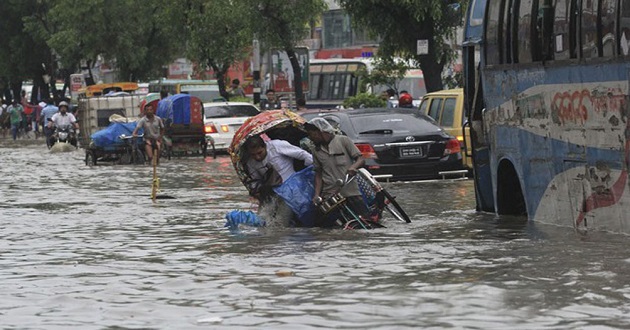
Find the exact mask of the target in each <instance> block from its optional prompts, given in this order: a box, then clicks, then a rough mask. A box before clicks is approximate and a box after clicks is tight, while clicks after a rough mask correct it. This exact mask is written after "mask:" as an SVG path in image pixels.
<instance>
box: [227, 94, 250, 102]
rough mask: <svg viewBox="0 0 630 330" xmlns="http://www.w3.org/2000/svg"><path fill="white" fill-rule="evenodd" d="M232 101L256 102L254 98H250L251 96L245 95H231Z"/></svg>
mask: <svg viewBox="0 0 630 330" xmlns="http://www.w3.org/2000/svg"><path fill="white" fill-rule="evenodd" d="M230 102H247V103H254V100H252V99H250V98H249V97H246V96H245V97H243V96H230Z"/></svg>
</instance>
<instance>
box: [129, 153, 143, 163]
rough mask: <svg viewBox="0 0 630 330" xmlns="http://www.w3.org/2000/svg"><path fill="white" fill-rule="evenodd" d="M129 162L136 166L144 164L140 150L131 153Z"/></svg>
mask: <svg viewBox="0 0 630 330" xmlns="http://www.w3.org/2000/svg"><path fill="white" fill-rule="evenodd" d="M131 162H132V163H133V164H136V165H142V164H144V153H143V152H142V151H140V149H134V150H133V151H132V152H131Z"/></svg>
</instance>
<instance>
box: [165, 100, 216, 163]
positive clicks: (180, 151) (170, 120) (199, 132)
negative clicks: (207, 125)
mask: <svg viewBox="0 0 630 330" xmlns="http://www.w3.org/2000/svg"><path fill="white" fill-rule="evenodd" d="M156 114H157V116H158V117H160V118H162V120H163V121H164V126H165V134H164V139H165V141H164V142H165V143H164V146H165V147H164V152H165V153H166V156H167V158H168V159H170V158H171V156H197V155H201V156H203V157H204V158H205V157H206V153H207V148H208V145H207V142H206V134H205V132H204V122H203V119H204V116H203V104H202V103H201V100H200V99H199V98H197V97H194V96H190V95H188V94H175V95H171V96H168V97H166V98H164V99H162V100H160V101H159V102H158V107H157V112H156Z"/></svg>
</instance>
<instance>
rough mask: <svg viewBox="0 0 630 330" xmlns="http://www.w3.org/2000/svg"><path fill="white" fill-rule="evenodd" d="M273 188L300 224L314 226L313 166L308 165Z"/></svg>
mask: <svg viewBox="0 0 630 330" xmlns="http://www.w3.org/2000/svg"><path fill="white" fill-rule="evenodd" d="M273 190H274V191H275V192H276V194H278V196H280V197H281V198H282V199H283V200H284V201H285V202H286V204H287V205H289V207H290V208H291V210H292V211H293V212H295V214H296V215H297V217H298V220H299V221H300V223H301V225H302V226H304V227H312V226H314V224H315V216H316V209H315V206H314V205H313V196H314V195H315V171H313V166H308V167H306V168H305V169H303V170H301V171H299V172H296V173H294V174H293V175H291V176H290V177H289V178H288V179H286V180H285V181H284V182H283V183H282V184H281V185H280V186H278V187H274V188H273Z"/></svg>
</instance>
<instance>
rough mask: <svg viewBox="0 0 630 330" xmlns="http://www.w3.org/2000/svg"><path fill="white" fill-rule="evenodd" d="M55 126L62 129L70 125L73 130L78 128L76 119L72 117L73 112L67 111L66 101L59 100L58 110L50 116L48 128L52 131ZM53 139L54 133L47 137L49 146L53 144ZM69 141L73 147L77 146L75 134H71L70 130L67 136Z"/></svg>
mask: <svg viewBox="0 0 630 330" xmlns="http://www.w3.org/2000/svg"><path fill="white" fill-rule="evenodd" d="M55 127H57V128H60V129H63V128H66V127H72V128H74V130H75V131H76V130H78V129H79V123H77V119H76V118H75V117H74V115H73V114H71V113H69V112H68V102H66V101H61V102H59V112H57V113H56V114H54V115H53V116H52V118H50V121H49V122H48V128H50V130H51V131H53V130H54V129H55ZM54 139H55V135H51V136H50V137H49V141H48V143H49V144H48V145H49V146H52V145H53V144H55V141H54ZM69 142H70V144H72V145H73V146H75V147H76V146H77V141H76V135H75V134H73V133H72V132H71V134H70V136H69Z"/></svg>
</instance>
